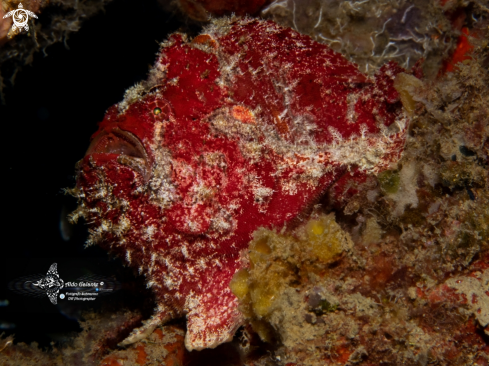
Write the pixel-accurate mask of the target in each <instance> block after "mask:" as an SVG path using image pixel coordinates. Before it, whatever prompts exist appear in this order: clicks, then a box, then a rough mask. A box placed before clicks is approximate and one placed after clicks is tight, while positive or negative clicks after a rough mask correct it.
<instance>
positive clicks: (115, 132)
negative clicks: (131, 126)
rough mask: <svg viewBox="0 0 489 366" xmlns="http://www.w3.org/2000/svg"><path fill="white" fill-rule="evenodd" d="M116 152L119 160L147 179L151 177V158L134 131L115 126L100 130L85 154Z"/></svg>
mask: <svg viewBox="0 0 489 366" xmlns="http://www.w3.org/2000/svg"><path fill="white" fill-rule="evenodd" d="M94 154H116V155H119V156H118V157H117V162H118V163H119V164H122V165H126V166H128V167H130V168H132V169H133V170H135V171H137V172H138V173H139V174H141V176H142V177H143V179H144V180H145V181H148V179H149V171H150V169H149V166H150V159H149V156H148V153H147V152H146V149H145V148H144V146H143V144H142V143H141V141H140V140H139V139H138V138H137V137H136V136H135V135H134V134H132V133H130V132H128V131H124V130H121V129H120V128H117V127H116V128H113V129H112V130H111V131H110V132H108V131H102V132H100V133H99V134H98V135H97V136H96V137H95V138H94V139H93V140H92V142H91V143H90V146H89V147H88V150H87V152H86V153H85V156H89V155H94Z"/></svg>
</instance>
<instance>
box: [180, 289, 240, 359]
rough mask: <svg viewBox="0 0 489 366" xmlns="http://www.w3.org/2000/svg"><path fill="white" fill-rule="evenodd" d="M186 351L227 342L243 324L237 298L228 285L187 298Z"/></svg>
mask: <svg viewBox="0 0 489 366" xmlns="http://www.w3.org/2000/svg"><path fill="white" fill-rule="evenodd" d="M186 305H187V306H186V307H187V308H188V309H189V310H188V313H187V333H186V335H185V347H186V348H187V350H189V351H192V350H197V351H200V350H202V349H204V348H215V347H217V346H219V345H220V344H222V343H225V342H230V341H231V340H232V339H233V336H234V333H236V330H237V329H238V328H239V327H240V326H241V325H242V324H243V315H242V314H241V313H240V312H239V310H238V299H237V298H236V296H234V294H233V293H232V292H231V290H230V289H229V287H227V286H226V287H225V288H224V289H221V291H215V292H214V293H212V292H207V293H204V294H199V295H197V294H193V296H189V297H188V298H187V304H186Z"/></svg>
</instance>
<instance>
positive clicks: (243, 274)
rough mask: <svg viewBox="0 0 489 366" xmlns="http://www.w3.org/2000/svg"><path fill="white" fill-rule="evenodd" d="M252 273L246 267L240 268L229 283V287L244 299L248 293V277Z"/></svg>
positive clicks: (240, 298) (239, 297)
mask: <svg viewBox="0 0 489 366" xmlns="http://www.w3.org/2000/svg"><path fill="white" fill-rule="evenodd" d="M249 278H250V274H249V272H248V270H247V269H246V268H243V269H240V270H239V271H238V272H236V274H235V275H234V277H233V279H232V280H231V282H230V283H229V287H230V288H231V291H232V292H233V294H234V295H236V297H237V298H238V299H239V300H240V301H242V300H244V298H245V297H246V295H248V292H249V287H248V279H249Z"/></svg>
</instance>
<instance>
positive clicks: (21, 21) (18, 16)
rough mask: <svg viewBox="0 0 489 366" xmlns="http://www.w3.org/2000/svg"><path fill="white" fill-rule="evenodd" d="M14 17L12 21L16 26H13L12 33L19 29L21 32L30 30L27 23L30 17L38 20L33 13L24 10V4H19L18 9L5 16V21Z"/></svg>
mask: <svg viewBox="0 0 489 366" xmlns="http://www.w3.org/2000/svg"><path fill="white" fill-rule="evenodd" d="M10 16H11V17H12V20H13V21H14V24H13V25H12V29H11V30H12V31H15V30H16V29H17V28H18V29H19V30H22V29H25V30H26V31H28V30H29V26H28V25H27V21H28V20H29V16H31V17H33V18H36V19H37V15H36V14H34V13H33V12H32V11H29V10H26V9H24V6H23V5H22V3H19V6H18V9H15V10H11V11H9V12H8V13H7V14H5V15H4V16H3V19H5V18H8V17H10Z"/></svg>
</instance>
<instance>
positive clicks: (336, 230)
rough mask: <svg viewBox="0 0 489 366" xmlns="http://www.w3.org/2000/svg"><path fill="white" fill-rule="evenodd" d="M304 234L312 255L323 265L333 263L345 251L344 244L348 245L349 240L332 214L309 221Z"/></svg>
mask: <svg viewBox="0 0 489 366" xmlns="http://www.w3.org/2000/svg"><path fill="white" fill-rule="evenodd" d="M306 232H307V235H308V239H309V240H308V242H309V243H310V245H311V246H312V253H313V254H314V255H315V256H316V257H317V258H318V259H319V260H320V261H322V262H325V263H331V262H334V261H335V260H336V259H338V257H339V255H340V254H341V253H342V252H343V250H344V249H346V248H345V244H346V243H347V244H348V246H349V245H350V243H349V242H348V239H349V238H348V237H347V236H346V235H345V233H344V232H343V230H342V229H341V227H340V226H339V225H338V224H337V223H336V221H335V219H334V214H330V215H328V216H320V217H319V218H318V219H315V220H310V221H309V222H308V223H307V225H306Z"/></svg>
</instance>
